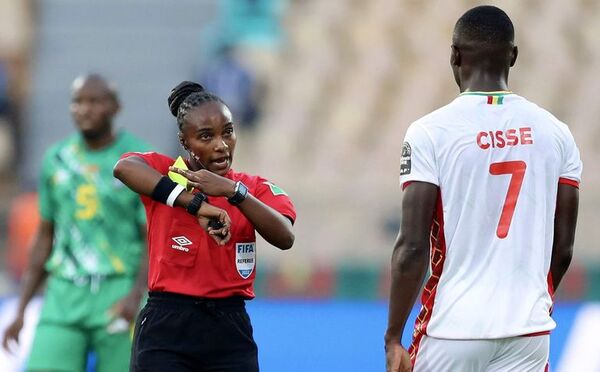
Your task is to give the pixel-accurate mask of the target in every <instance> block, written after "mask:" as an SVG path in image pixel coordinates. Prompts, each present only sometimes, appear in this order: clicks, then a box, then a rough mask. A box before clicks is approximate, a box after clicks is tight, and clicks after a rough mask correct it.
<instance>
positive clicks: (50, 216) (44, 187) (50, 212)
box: [38, 152, 56, 221]
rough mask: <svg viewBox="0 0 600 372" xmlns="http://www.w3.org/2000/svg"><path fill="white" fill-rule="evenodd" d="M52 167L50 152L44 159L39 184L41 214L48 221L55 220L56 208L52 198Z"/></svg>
mask: <svg viewBox="0 0 600 372" xmlns="http://www.w3.org/2000/svg"><path fill="white" fill-rule="evenodd" d="M52 167H53V164H52V155H51V153H50V152H48V153H46V155H45V156H44V160H43V161H42V168H41V170H40V178H39V184H38V198H39V209H40V216H41V217H42V219H43V220H46V221H54V213H55V210H56V208H55V205H54V200H53V198H52V177H53V173H54V172H53V169H52Z"/></svg>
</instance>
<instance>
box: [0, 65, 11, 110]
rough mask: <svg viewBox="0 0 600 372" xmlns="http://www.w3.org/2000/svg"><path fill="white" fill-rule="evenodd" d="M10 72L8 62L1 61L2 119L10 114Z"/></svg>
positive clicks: (0, 99)
mask: <svg viewBox="0 0 600 372" xmlns="http://www.w3.org/2000/svg"><path fill="white" fill-rule="evenodd" d="M9 102H10V99H9V94H8V70H7V66H6V62H5V61H2V60H0V117H2V116H7V115H8V113H9Z"/></svg>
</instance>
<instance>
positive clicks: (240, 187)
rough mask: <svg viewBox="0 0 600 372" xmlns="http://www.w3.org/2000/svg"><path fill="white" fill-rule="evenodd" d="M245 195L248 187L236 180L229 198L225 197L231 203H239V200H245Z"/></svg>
mask: <svg viewBox="0 0 600 372" xmlns="http://www.w3.org/2000/svg"><path fill="white" fill-rule="evenodd" d="M247 196H248V188H247V187H246V185H244V184H243V183H242V181H237V182H236V183H235V192H234V194H233V196H232V197H231V198H228V199H227V201H228V202H229V203H231V204H232V205H239V204H240V203H241V202H243V201H244V200H246V197H247Z"/></svg>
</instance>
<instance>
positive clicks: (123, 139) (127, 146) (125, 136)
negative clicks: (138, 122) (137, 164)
mask: <svg viewBox="0 0 600 372" xmlns="http://www.w3.org/2000/svg"><path fill="white" fill-rule="evenodd" d="M118 136H119V143H120V145H121V147H123V148H124V150H126V151H139V152H148V151H152V150H154V148H153V147H152V146H151V145H150V144H149V143H148V142H146V141H145V140H143V139H141V138H140V137H138V136H136V135H134V134H132V133H131V132H129V131H128V130H125V129H122V130H120V131H119V133H118Z"/></svg>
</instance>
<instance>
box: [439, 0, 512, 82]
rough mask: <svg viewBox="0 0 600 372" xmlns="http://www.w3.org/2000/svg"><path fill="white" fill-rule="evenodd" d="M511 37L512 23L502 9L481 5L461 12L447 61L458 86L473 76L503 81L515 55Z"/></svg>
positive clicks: (506, 77)
mask: <svg viewBox="0 0 600 372" xmlns="http://www.w3.org/2000/svg"><path fill="white" fill-rule="evenodd" d="M514 40H515V29H514V26H513V23H512V21H511V20H510V18H509V17H508V15H507V14H506V13H505V12H504V11H503V10H502V9H500V8H497V7H495V6H491V5H483V6H477V7H475V8H472V9H470V10H468V11H467V12H466V13H465V14H463V15H462V16H461V17H460V18H459V19H458V21H457V22H456V25H455V26H454V33H453V35H452V58H451V63H452V68H453V70H454V75H455V78H456V81H457V83H458V85H459V86H461V87H463V85H464V83H465V80H472V78H473V77H475V76H485V79H487V80H490V79H492V80H493V79H494V78H493V75H497V77H498V78H501V79H502V80H507V79H508V70H509V69H510V67H512V66H513V65H514V64H515V61H516V59H517V54H518V50H517V47H516V46H515V45H514ZM471 82H472V81H470V82H469V83H471ZM484 85H485V84H484Z"/></svg>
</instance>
